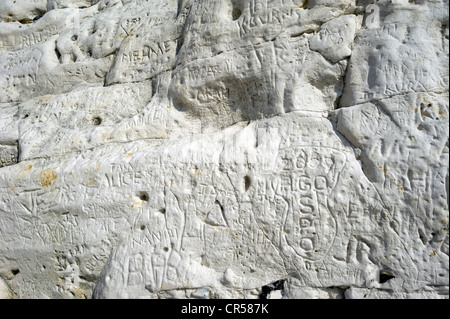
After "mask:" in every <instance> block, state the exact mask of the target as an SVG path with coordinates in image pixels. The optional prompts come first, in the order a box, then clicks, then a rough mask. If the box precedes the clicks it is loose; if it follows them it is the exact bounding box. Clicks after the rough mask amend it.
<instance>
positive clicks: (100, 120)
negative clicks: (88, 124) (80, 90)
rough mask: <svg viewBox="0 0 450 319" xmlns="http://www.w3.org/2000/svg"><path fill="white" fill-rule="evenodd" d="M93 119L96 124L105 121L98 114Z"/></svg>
mask: <svg viewBox="0 0 450 319" xmlns="http://www.w3.org/2000/svg"><path fill="white" fill-rule="evenodd" d="M92 121H93V122H94V125H100V124H102V123H103V119H102V118H101V117H99V116H96V117H94V118H93V119H92Z"/></svg>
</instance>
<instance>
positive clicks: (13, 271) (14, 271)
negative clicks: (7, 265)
mask: <svg viewBox="0 0 450 319" xmlns="http://www.w3.org/2000/svg"><path fill="white" fill-rule="evenodd" d="M11 273H12V274H13V275H14V276H16V275H18V274H19V273H20V270H19V269H12V270H11Z"/></svg>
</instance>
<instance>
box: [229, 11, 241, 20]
mask: <svg viewBox="0 0 450 319" xmlns="http://www.w3.org/2000/svg"><path fill="white" fill-rule="evenodd" d="M231 15H232V17H233V21H235V20H237V19H239V17H240V16H241V15H242V10H241V9H239V8H234V9H233V12H232V14H231Z"/></svg>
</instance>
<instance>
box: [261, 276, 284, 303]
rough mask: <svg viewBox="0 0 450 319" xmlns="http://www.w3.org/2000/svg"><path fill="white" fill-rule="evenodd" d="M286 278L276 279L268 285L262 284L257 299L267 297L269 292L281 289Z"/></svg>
mask: <svg viewBox="0 0 450 319" xmlns="http://www.w3.org/2000/svg"><path fill="white" fill-rule="evenodd" d="M285 281H286V279H281V280H277V281H275V282H273V283H271V284H269V285H266V286H263V287H262V289H261V294H260V295H259V299H268V297H269V295H270V293H271V292H272V291H275V290H283V289H284V283H285Z"/></svg>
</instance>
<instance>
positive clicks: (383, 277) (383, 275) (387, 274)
mask: <svg viewBox="0 0 450 319" xmlns="http://www.w3.org/2000/svg"><path fill="white" fill-rule="evenodd" d="M394 278H395V275H394V273H393V272H392V271H390V270H381V271H380V277H379V279H378V281H379V282H380V284H384V283H385V282H387V281H389V280H391V279H394Z"/></svg>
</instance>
